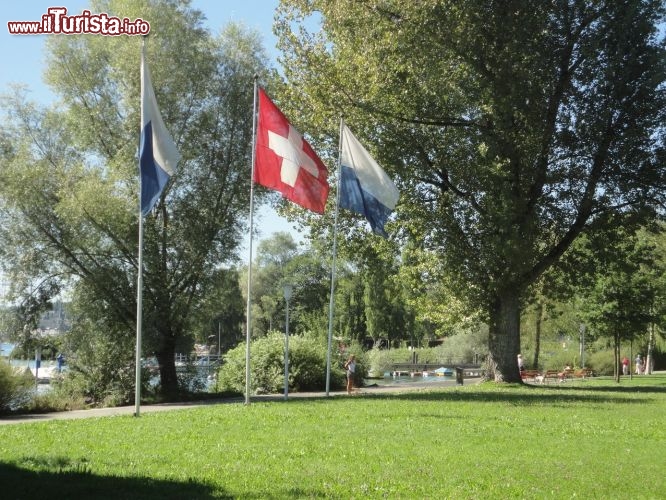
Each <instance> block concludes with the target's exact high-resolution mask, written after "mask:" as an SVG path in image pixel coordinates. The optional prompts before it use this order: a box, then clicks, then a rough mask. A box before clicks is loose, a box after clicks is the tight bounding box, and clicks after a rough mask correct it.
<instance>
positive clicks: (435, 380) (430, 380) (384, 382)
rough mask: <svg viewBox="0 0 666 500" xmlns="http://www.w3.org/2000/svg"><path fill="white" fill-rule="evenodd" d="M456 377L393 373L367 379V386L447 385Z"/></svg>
mask: <svg viewBox="0 0 666 500" xmlns="http://www.w3.org/2000/svg"><path fill="white" fill-rule="evenodd" d="M455 381H456V377H455V376H451V377H448V376H446V377H439V376H428V377H422V376H420V375H416V376H414V377H410V376H409V375H403V376H400V377H393V376H391V375H389V376H384V378H369V379H366V380H365V385H366V386H372V385H378V386H392V385H411V384H423V385H433V386H434V385H437V384H440V385H446V384H450V383H451V382H455Z"/></svg>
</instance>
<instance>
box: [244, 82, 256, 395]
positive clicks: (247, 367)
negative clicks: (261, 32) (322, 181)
mask: <svg viewBox="0 0 666 500" xmlns="http://www.w3.org/2000/svg"><path fill="white" fill-rule="evenodd" d="M258 78H259V75H256V74H255V75H254V102H253V104H252V160H251V161H252V166H251V174H250V249H249V251H248V260H247V305H246V308H247V311H246V326H245V404H246V405H249V404H250V333H251V327H252V300H251V297H252V240H253V237H252V233H253V223H254V161H255V160H254V155H255V150H256V142H257V79H258Z"/></svg>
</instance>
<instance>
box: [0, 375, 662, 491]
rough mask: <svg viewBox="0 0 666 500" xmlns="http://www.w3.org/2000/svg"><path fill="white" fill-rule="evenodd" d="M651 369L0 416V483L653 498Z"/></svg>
mask: <svg viewBox="0 0 666 500" xmlns="http://www.w3.org/2000/svg"><path fill="white" fill-rule="evenodd" d="M665 473H666V375H653V376H643V377H634V378H633V380H629V379H628V378H624V379H623V380H622V382H621V383H620V384H616V383H615V382H613V381H612V380H609V379H595V380H585V381H575V382H566V383H564V384H560V385H552V386H549V387H546V386H538V387H537V386H531V387H530V386H526V387H522V386H515V385H511V386H497V385H495V384H483V385H469V384H468V385H465V386H461V387H450V388H442V389H430V390H423V391H412V392H404V393H401V394H371V395H361V396H354V397H346V396H343V397H334V398H321V399H297V398H293V399H291V400H289V401H287V402H283V401H279V402H278V401H275V402H253V403H252V404H251V405H249V406H245V405H243V404H242V403H238V404H236V403H234V404H220V405H214V406H203V407H197V408H194V409H187V410H179V411H173V412H160V413H144V414H142V415H141V417H140V418H134V417H132V416H117V417H107V418H94V419H93V418H90V419H84V420H58V421H48V422H40V423H23V424H14V425H5V426H1V427H0V485H2V486H0V488H1V490H0V497H2V498H8V499H13V498H38V499H39V498H45V499H46V498H49V499H53V498H91V499H98V498H155V499H165V498H178V499H188V498H250V499H264V498H410V499H411V498H431V499H440V498H474V499H488V498H493V499H494V498H497V499H503V498H574V497H575V498H581V499H590V498H599V499H609V498H622V499H627V498H631V499H636V498H655V499H657V498H666V474H665Z"/></svg>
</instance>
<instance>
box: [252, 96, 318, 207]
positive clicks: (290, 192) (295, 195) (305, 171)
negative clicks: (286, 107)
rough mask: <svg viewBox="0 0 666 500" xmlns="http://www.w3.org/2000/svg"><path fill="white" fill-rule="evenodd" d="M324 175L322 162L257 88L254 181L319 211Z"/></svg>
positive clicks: (301, 204)
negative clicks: (257, 109) (257, 116)
mask: <svg viewBox="0 0 666 500" xmlns="http://www.w3.org/2000/svg"><path fill="white" fill-rule="evenodd" d="M327 176H328V171H327V170H326V167H325V166H324V163H323V162H322V161H321V160H320V159H319V157H318V156H317V154H316V153H315V152H314V151H313V150H312V148H311V147H310V145H309V144H308V143H307V141H306V140H305V139H303V137H302V136H301V134H299V133H298V131H297V130H296V129H295V128H294V127H293V126H292V125H291V123H289V121H288V120H287V119H286V118H285V116H284V115H283V114H282V112H281V111H280V110H279V109H278V107H277V106H276V105H275V104H273V101H271V100H270V98H269V97H268V96H267V95H266V92H264V90H263V89H261V88H260V89H259V119H258V122H257V150H256V158H255V169H254V179H255V182H257V183H258V184H261V185H262V186H266V187H268V188H270V189H274V190H276V191H279V192H280V193H282V195H283V196H284V197H285V198H287V199H289V200H291V201H293V202H294V203H297V204H298V205H300V206H302V207H303V208H307V209H309V210H312V211H314V212H317V213H320V214H323V213H324V209H325V207H326V198H327V197H328V179H327Z"/></svg>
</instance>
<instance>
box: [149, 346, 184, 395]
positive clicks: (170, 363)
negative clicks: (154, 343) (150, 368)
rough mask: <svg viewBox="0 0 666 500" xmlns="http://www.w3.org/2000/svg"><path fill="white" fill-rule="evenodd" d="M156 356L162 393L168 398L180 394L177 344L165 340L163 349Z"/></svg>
mask: <svg viewBox="0 0 666 500" xmlns="http://www.w3.org/2000/svg"><path fill="white" fill-rule="evenodd" d="M169 338H171V337H169ZM155 355H156V357H157V361H158V363H159V365H160V392H161V393H162V395H163V396H165V397H167V398H169V397H171V396H174V395H176V394H178V376H177V374H176V345H175V342H173V341H170V340H166V339H165V341H164V342H163V344H162V348H161V349H160V350H159V351H158V352H156V353H155Z"/></svg>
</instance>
